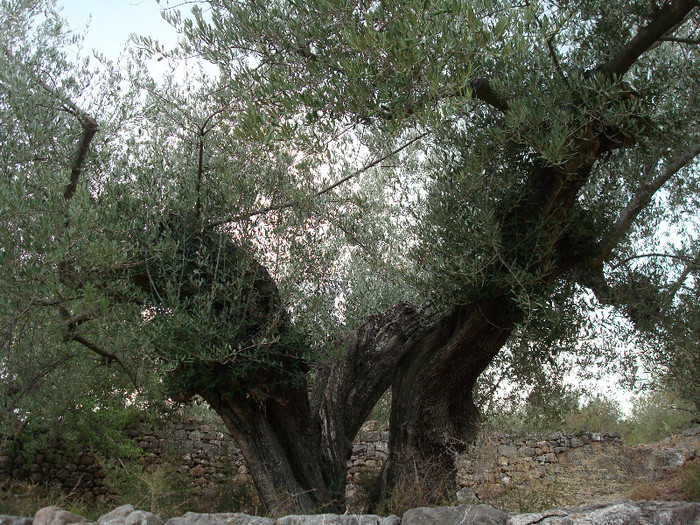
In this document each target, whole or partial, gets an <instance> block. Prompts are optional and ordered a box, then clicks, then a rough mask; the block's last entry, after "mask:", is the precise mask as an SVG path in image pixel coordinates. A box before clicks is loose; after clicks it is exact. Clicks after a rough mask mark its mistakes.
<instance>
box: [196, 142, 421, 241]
mask: <svg viewBox="0 0 700 525" xmlns="http://www.w3.org/2000/svg"><path fill="white" fill-rule="evenodd" d="M430 133H431V130H429V131H425V132H423V133H420V134H419V135H417V136H415V137H413V138H412V139H411V140H409V141H408V142H405V143H404V144H402V145H401V146H399V147H397V148H396V149H394V150H392V151H390V152H389V153H387V154H386V155H383V156H381V157H379V158H377V159H375V160H373V161H371V162H369V163H367V164H365V165H364V166H362V167H361V168H360V169H358V170H355V171H353V172H352V173H351V174H349V175H347V176H346V177H343V178H342V179H340V180H338V181H336V182H334V183H333V184H331V185H329V186H326V187H325V188H322V189H320V190H319V191H317V192H316V193H314V195H313V196H314V197H320V196H321V195H325V194H326V193H329V192H330V191H332V190H334V189H335V188H337V187H338V186H341V185H342V184H345V183H346V182H348V181H349V180H351V179H353V178H355V177H357V176H358V175H361V174H362V173H364V172H366V171H368V170H370V169H372V168H374V167H375V166H377V165H378V164H381V163H382V162H384V161H385V160H386V159H388V158H390V157H393V156H394V155H396V154H397V153H400V152H401V151H403V150H404V149H406V148H407V147H409V146H410V145H412V144H414V143H415V142H418V141H419V140H420V139H422V138H424V137H426V136H427V135H429V134H430ZM299 203H300V201H299V200H297V199H290V200H288V201H285V202H281V203H279V204H273V205H271V206H266V207H265V208H260V209H258V210H255V211H252V212H248V213H241V214H238V215H232V216H230V217H228V218H226V219H222V220H219V221H214V222H211V223H209V224H207V225H206V226H205V229H207V230H209V229H212V228H216V227H217V226H221V225H223V224H228V223H230V222H237V221H242V220H246V219H251V218H252V217H256V216H258V215H264V214H266V213H269V212H271V211H278V210H284V209H286V208H291V207H292V206H295V205H297V204H299Z"/></svg>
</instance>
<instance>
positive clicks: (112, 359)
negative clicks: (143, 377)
mask: <svg viewBox="0 0 700 525" xmlns="http://www.w3.org/2000/svg"><path fill="white" fill-rule="evenodd" d="M67 340H68V341H75V342H76V343H80V344H81V345H83V346H84V347H85V348H87V349H88V350H90V351H91V352H94V353H95V354H97V355H99V356H100V357H102V358H103V359H105V362H106V364H108V365H109V364H111V363H117V364H118V365H119V366H120V367H121V368H122V370H124V373H125V374H126V376H127V377H128V378H129V381H131V383H132V384H133V385H134V388H135V389H136V390H139V385H138V384H137V382H136V377H135V376H134V375H132V374H131V371H130V370H129V369H128V368H127V367H126V365H125V364H124V362H123V361H122V360H121V359H119V356H117V355H115V354H113V353H112V352H108V351H107V350H105V349H103V348H100V347H99V346H97V345H96V344H94V343H92V342H90V341H88V340H87V339H85V338H84V337H83V336H82V335H78V334H69V335H68V339H67Z"/></svg>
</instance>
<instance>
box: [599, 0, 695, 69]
mask: <svg viewBox="0 0 700 525" xmlns="http://www.w3.org/2000/svg"><path fill="white" fill-rule="evenodd" d="M697 6H698V2H697V0H674V1H673V2H671V3H670V5H668V6H667V7H665V8H662V9H661V10H660V11H659V13H658V14H657V16H656V17H655V18H654V19H653V20H652V21H651V23H649V25H647V26H645V27H643V28H642V29H640V30H639V32H638V33H637V35H636V36H635V37H634V38H633V39H632V40H630V42H629V43H628V44H627V45H626V46H625V47H623V48H622V49H621V50H620V51H619V52H618V53H617V54H616V55H615V56H614V57H613V58H612V59H611V60H609V61H608V62H606V63H605V64H603V65H602V66H600V67H599V68H598V71H600V72H601V73H603V74H606V75H610V76H617V77H622V76H623V75H624V74H625V73H627V71H629V69H630V68H631V67H632V65H633V64H634V63H635V62H636V61H637V59H638V58H639V57H640V56H642V55H643V54H644V53H645V52H646V51H648V50H649V49H650V48H651V47H653V46H654V44H656V43H657V42H658V41H659V40H661V38H663V37H664V36H665V35H666V34H667V33H669V32H670V31H672V30H673V29H674V28H675V27H676V26H678V25H680V24H682V23H683V21H684V20H685V19H686V17H687V16H688V15H689V14H690V12H691V11H692V10H693V9H695V8H696V7H697Z"/></svg>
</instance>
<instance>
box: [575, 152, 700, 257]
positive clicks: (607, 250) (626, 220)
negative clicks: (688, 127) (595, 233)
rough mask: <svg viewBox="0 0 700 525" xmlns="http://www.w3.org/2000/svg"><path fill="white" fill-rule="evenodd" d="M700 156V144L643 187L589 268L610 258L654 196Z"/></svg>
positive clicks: (618, 219) (614, 226)
mask: <svg viewBox="0 0 700 525" xmlns="http://www.w3.org/2000/svg"><path fill="white" fill-rule="evenodd" d="M698 155H700V143H698V144H694V145H693V146H691V147H690V148H689V149H688V150H686V151H685V152H684V153H683V154H681V155H680V156H679V157H678V158H677V159H676V160H674V161H673V162H671V164H669V165H668V166H667V167H666V169H665V170H664V171H663V172H662V173H661V174H660V175H659V176H658V177H656V178H654V179H652V180H650V181H648V182H646V183H645V184H643V185H642V187H641V188H640V189H639V191H637V193H636V194H635V195H634V197H632V200H631V201H630V202H629V204H627V206H626V207H625V209H624V210H622V213H620V216H619V217H618V218H617V220H616V221H615V223H614V224H613V226H612V229H611V232H610V235H609V236H608V239H607V241H606V242H605V243H604V244H603V245H602V246H601V247H600V251H599V253H598V255H597V256H596V257H595V258H593V259H591V260H590V261H589V262H588V264H587V266H588V267H589V268H596V267H599V266H601V265H602V264H603V263H604V262H605V261H607V260H608V259H609V258H610V255H611V253H612V251H613V249H614V248H615V246H617V245H618V244H619V243H620V241H621V240H622V238H623V237H624V236H625V235H626V234H627V232H628V231H629V229H630V228H631V227H632V225H633V224H634V221H635V220H636V219H637V217H638V216H639V214H640V213H641V212H642V211H643V210H644V208H646V207H647V206H648V205H649V203H650V202H651V199H652V198H653V197H654V194H655V193H656V192H657V191H659V190H660V189H661V188H662V187H663V185H664V184H666V182H668V181H669V180H670V179H671V177H673V176H674V175H675V174H676V173H678V171H680V170H681V169H682V168H683V167H685V166H687V165H688V164H689V163H690V162H691V161H692V160H693V159H694V158H695V157H697V156H698Z"/></svg>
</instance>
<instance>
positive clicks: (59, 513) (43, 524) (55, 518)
mask: <svg viewBox="0 0 700 525" xmlns="http://www.w3.org/2000/svg"><path fill="white" fill-rule="evenodd" d="M70 523H90V520H88V519H86V518H83V517H82V516H78V515H77V514H73V513H72V512H68V511H67V510H63V509H59V508H58V507H53V506H52V507H44V508H43V509H39V510H38V511H37V512H36V514H34V521H33V522H32V524H33V525H69V524H70Z"/></svg>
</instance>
